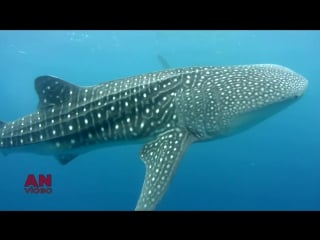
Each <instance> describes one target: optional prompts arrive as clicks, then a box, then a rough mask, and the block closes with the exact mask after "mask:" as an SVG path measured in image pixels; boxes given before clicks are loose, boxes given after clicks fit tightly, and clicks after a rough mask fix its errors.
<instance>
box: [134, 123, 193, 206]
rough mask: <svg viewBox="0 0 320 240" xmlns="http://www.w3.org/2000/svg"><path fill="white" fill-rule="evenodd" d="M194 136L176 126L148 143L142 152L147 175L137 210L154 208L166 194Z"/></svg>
mask: <svg viewBox="0 0 320 240" xmlns="http://www.w3.org/2000/svg"><path fill="white" fill-rule="evenodd" d="M193 141H194V137H193V136H192V135H191V134H190V133H189V132H188V131H187V130H185V129H180V128H175V129H171V130H168V131H166V132H164V133H163V134H160V135H159V136H158V137H157V138H156V139H155V140H154V141H152V142H149V143H147V144H146V145H145V146H144V147H143V149H142V153H141V159H142V160H143V161H144V163H145V165H146V175H145V179H144V183H143V187H142V191H141V193H140V197H139V200H138V203H137V206H136V209H135V210H153V209H154V208H155V207H156V205H157V204H158V203H159V201H160V200H161V198H162V197H163V195H164V194H165V192H166V190H167V188H168V186H169V184H170V181H171V180H172V177H173V176H174V174H175V171H176V169H177V167H178V164H179V162H180V160H181V158H182V157H183V155H184V153H185V152H186V150H187V148H188V146H189V145H190V144H191V143H192V142H193Z"/></svg>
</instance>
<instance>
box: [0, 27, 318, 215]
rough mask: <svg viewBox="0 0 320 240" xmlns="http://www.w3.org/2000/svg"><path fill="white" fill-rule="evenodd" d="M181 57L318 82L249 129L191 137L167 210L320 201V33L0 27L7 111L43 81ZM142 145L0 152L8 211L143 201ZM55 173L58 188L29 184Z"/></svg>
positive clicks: (90, 80)
mask: <svg viewBox="0 0 320 240" xmlns="http://www.w3.org/2000/svg"><path fill="white" fill-rule="evenodd" d="M159 54H160V55H162V56H163V57H165V58H166V59H167V61H168V62H169V63H170V65H171V66H172V67H184V66H192V65H237V64H256V63H275V64H281V65H284V66H287V67H289V68H292V69H293V70H295V71H296V72H298V73H300V74H302V75H303V76H305V77H306V78H307V79H308V80H309V88H308V91H307V93H306V94H305V96H304V97H303V98H302V99H301V100H300V101H298V102H297V103H295V104H293V105H291V106H290V107H289V108H287V109H285V110H284V111H283V112H280V113H279V114H277V115H275V116H273V117H272V118H269V119H268V120H267V121H264V122H263V123H261V124H259V125H257V126H255V127H254V128H252V129H250V130H248V131H246V132H243V133H241V134H238V135H235V136H232V137H229V138H225V139H221V140H216V141H210V142H206V143H198V144H194V145H192V146H191V147H190V148H189V150H188V152H187V154H186V155H185V157H184V159H183V161H182V162H181V164H180V168H179V169H178V171H177V173H176V176H175V178H174V180H173V181H172V184H171V186H170V188H169V191H168V192H167V194H166V195H165V197H164V199H163V201H162V202H161V203H160V204H159V206H158V210H320V186H319V185H320V144H319V143H320V141H319V136H320V126H319V125H320V107H319V106H320V105H319V104H320V91H319V90H320V79H319V76H320V74H319V69H320V65H319V64H320V31H0V119H1V120H3V121H11V120H15V119H16V118H18V117H21V116H23V115H26V114H29V113H31V112H34V111H35V109H36V106H37V102H38V99H37V95H36V93H35V90H34V79H35V78H36V77H37V76H39V75H44V74H49V75H55V76H58V77H60V78H62V79H65V80H67V81H70V82H72V83H75V84H78V85H94V84H97V83H100V82H103V81H106V80H112V79H115V78H121V77H127V76H131V75H135V74H140V73H146V72H150V71H157V70H161V69H162V66H161V64H160V62H159V60H158V55H159ZM141 147H142V145H140V144H138V145H129V146H118V147H114V148H105V149H99V150H97V151H94V152H90V153H87V154H85V155H82V156H80V157H78V158H76V159H75V160H73V161H72V162H71V163H70V164H68V165H66V166H62V165H60V164H59V163H58V161H56V160H55V159H54V158H53V157H51V156H38V155H34V154H23V153H17V154H12V155H9V156H7V157H3V156H0V194H1V195H0V210H133V209H134V207H135V204H136V202H137V199H138V197H139V194H140V189H141V186H142V183H143V178H144V170H145V169H144V165H143V163H142V161H141V160H140V159H139V151H140V149H141ZM41 173H43V174H48V173H50V174H52V177H53V193H52V194H51V195H30V194H26V193H25V192H24V183H25V180H26V177H27V175H28V174H41Z"/></svg>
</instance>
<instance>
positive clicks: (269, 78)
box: [0, 64, 307, 210]
mask: <svg viewBox="0 0 320 240" xmlns="http://www.w3.org/2000/svg"><path fill="white" fill-rule="evenodd" d="M306 87H307V80H306V79H304V78H303V77H302V76H300V75H299V74H297V73H295V72H293V71H292V70H290V69H288V68H285V67H282V66H279V65H272V64H260V65H241V66H226V67H188V68H177V69H169V70H166V71H160V72H154V73H149V74H143V75H138V76H134V77H129V78H124V79H118V80H114V81H108V82H105V83H101V84H98V85H96V86H89V87H79V86H76V85H73V84H71V83H68V82H65V81H64V80H61V79H59V78H56V77H52V76H41V77H39V78H37V79H36V80H35V89H36V91H37V94H38V96H39V105H38V111H37V112H35V113H32V114H30V115H28V116H24V117H23V118H20V119H18V120H16V121H13V122H8V123H3V122H0V151H1V152H2V153H4V154H8V153H10V152H15V151H31V152H33V153H38V154H49V155H54V156H55V157H56V158H57V159H58V160H59V161H60V162H61V163H62V164H66V163H68V162H70V161H71V160H72V159H74V158H75V157H77V156H78V155H79V154H82V153H85V152H88V151H91V150H93V149H95V148H98V147H102V146H108V145H110V144H112V143H113V144H114V143H117V142H118V143H126V142H137V141H139V142H141V141H144V142H146V144H145V145H144V147H143V149H142V152H141V159H142V160H143V161H144V163H145V165H146V175H145V180H144V183H143V187H142V191H141V193H140V197H139V200H138V203H137V206H136V210H153V209H155V208H156V206H157V204H158V203H159V202H160V200H161V199H162V197H163V196H164V194H165V192H166V190H167V188H168V186H169V185H170V182H171V180H172V178H173V176H174V175H175V171H176V169H177V166H178V164H179V162H180V160H181V159H182V157H183V155H184V154H185V152H186V150H187V149H188V147H189V145H190V144H192V143H193V142H196V141H205V140H210V139H215V138H219V137H224V136H227V135H231V134H233V133H235V132H237V131H239V130H242V129H244V128H246V127H251V126H253V125H254V124H255V123H257V122H260V121H262V120H263V119H265V118H266V117H268V116H270V115H272V114H274V113H275V112H277V111H278V110H279V109H278V108H273V107H274V106H280V105H281V109H282V106H283V105H285V106H286V105H287V103H288V104H289V103H291V102H293V100H294V99H296V98H297V97H299V96H301V95H302V94H303V92H304V91H305V89H306ZM284 103H285V104H284ZM270 106H271V107H272V109H271V110H270ZM265 109H268V111H266V110H265Z"/></svg>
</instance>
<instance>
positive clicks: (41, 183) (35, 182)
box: [24, 174, 52, 194]
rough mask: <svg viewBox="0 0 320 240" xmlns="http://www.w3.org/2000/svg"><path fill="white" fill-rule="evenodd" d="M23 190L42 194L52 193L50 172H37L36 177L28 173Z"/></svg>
mask: <svg viewBox="0 0 320 240" xmlns="http://www.w3.org/2000/svg"><path fill="white" fill-rule="evenodd" d="M24 191H25V192H26V193H38V194H43V193H47V194H50V193H52V177H51V174H47V175H44V174H39V176H38V178H36V177H35V175H34V174H29V175H28V177H27V180H26V182H25V184H24Z"/></svg>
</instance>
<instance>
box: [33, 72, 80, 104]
mask: <svg viewBox="0 0 320 240" xmlns="http://www.w3.org/2000/svg"><path fill="white" fill-rule="evenodd" d="M35 88H36V91H37V93H38V96H39V104H38V109H40V108H47V107H51V106H54V105H60V104H62V103H64V102H66V101H69V100H70V98H72V97H73V96H77V93H78V91H79V89H80V87H78V86H76V85H73V84H71V83H68V82H66V81H64V80H61V79H59V78H57V77H52V76H41V77H38V78H36V80H35Z"/></svg>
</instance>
